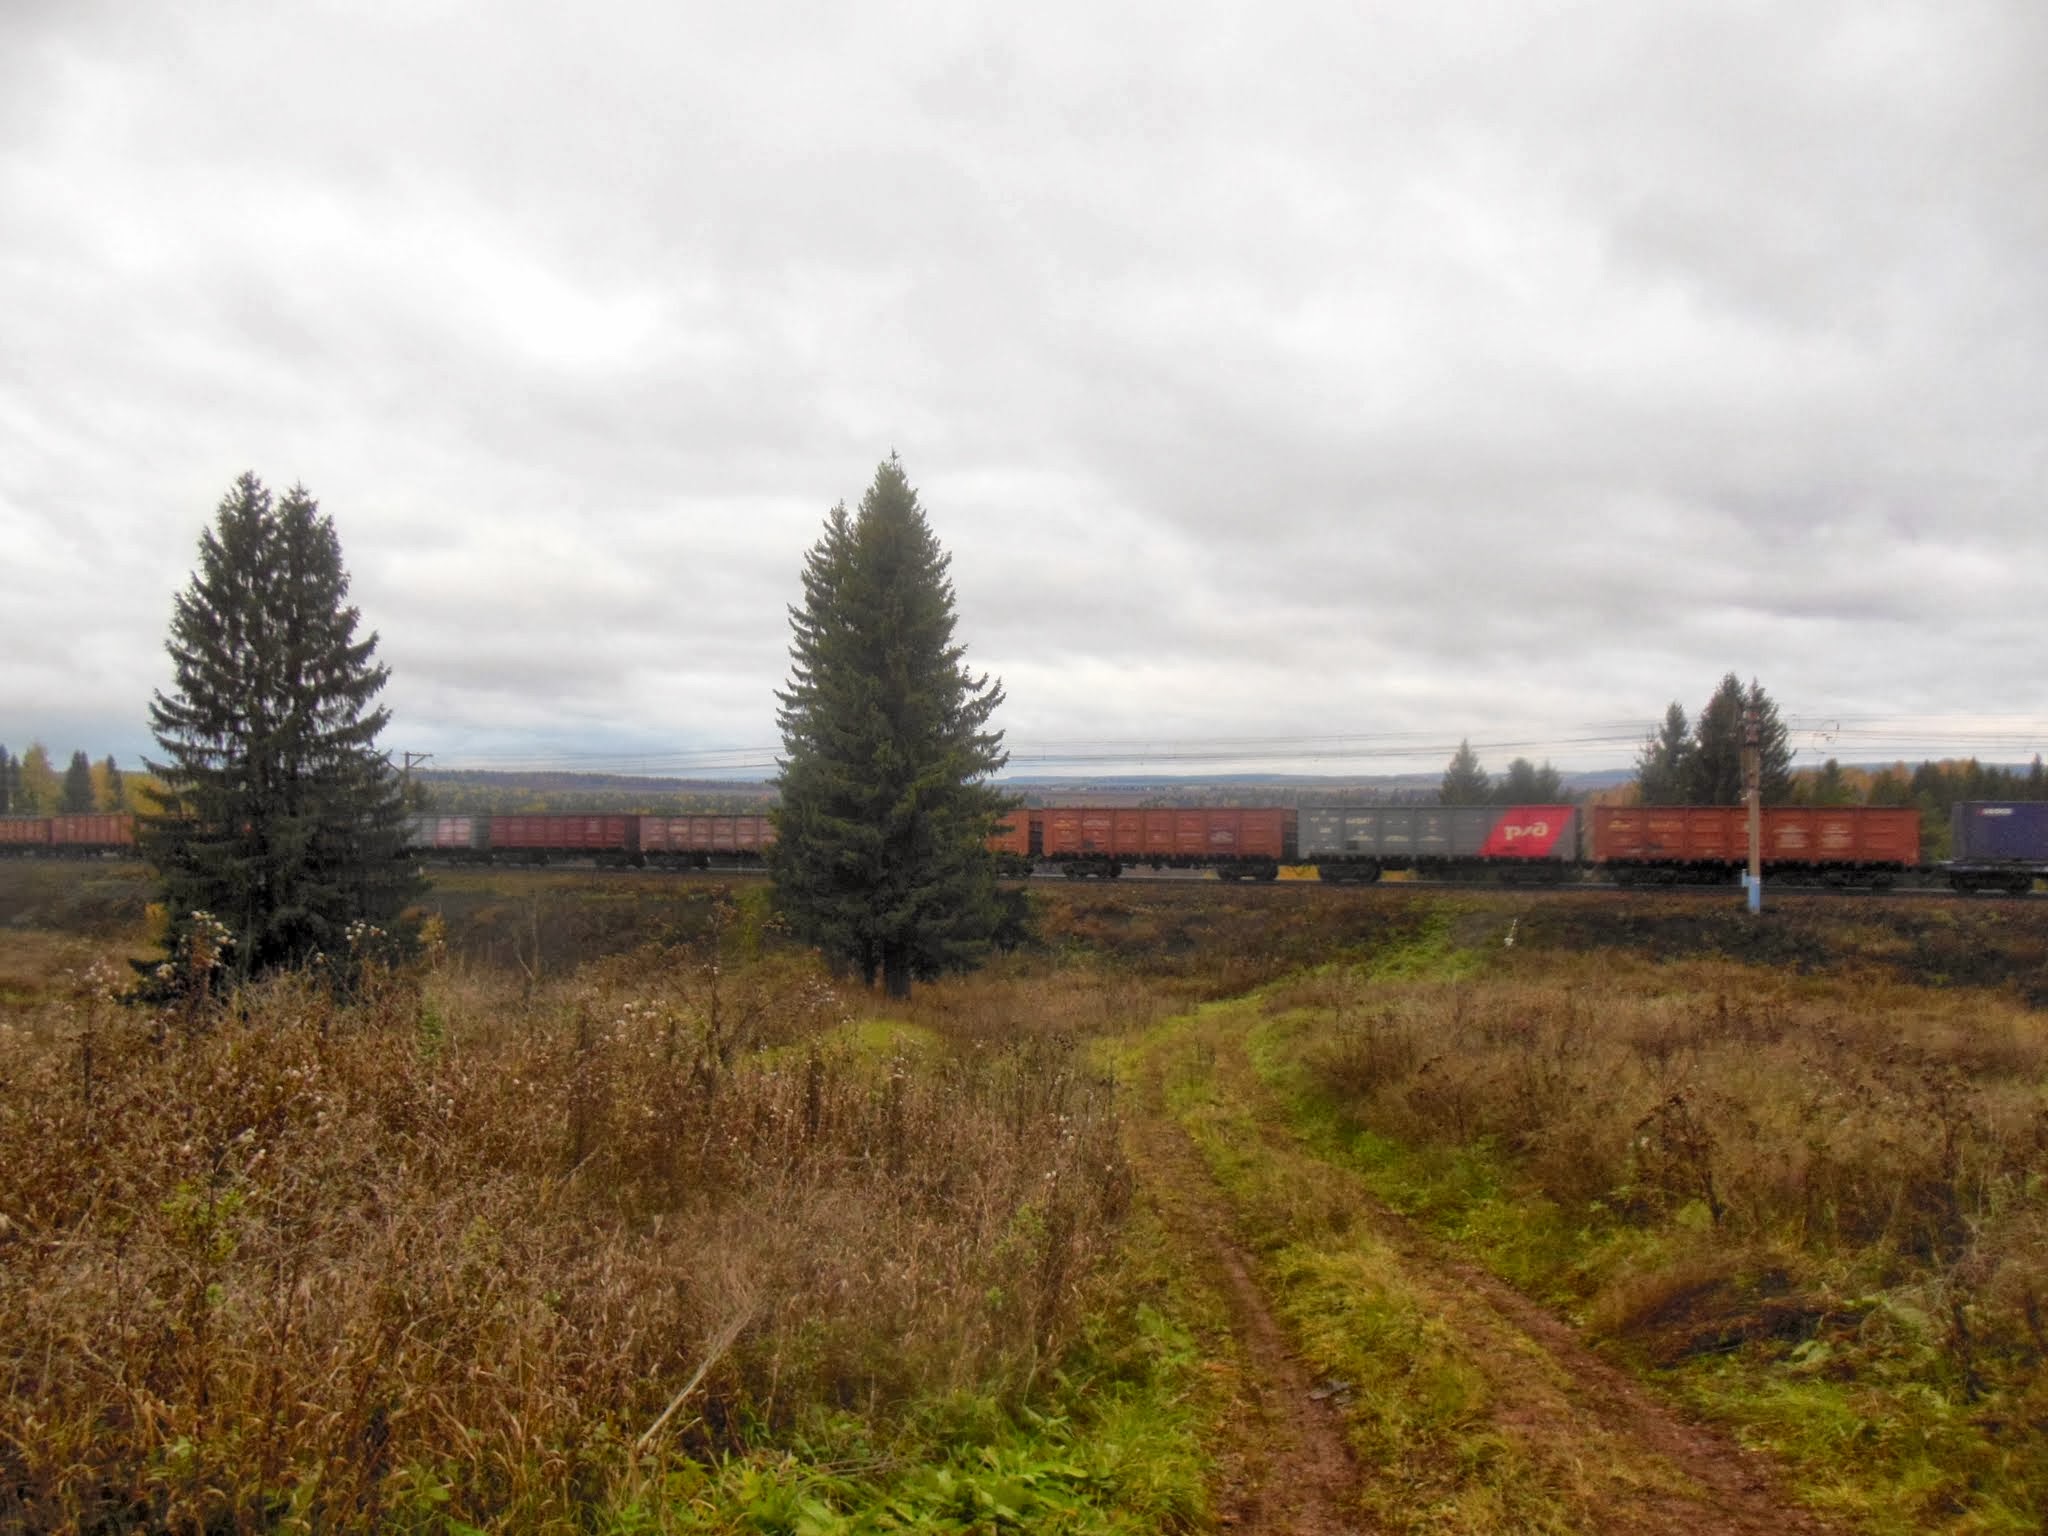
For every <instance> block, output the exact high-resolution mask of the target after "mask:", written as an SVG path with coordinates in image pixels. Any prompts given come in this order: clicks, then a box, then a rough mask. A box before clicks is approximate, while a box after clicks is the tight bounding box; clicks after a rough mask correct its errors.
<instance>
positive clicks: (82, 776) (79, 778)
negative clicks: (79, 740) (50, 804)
mask: <svg viewBox="0 0 2048 1536" xmlns="http://www.w3.org/2000/svg"><path fill="white" fill-rule="evenodd" d="M91 809H92V759H91V758H89V757H87V756H86V755H85V754H84V753H83V752H73V753H72V754H71V761H70V762H69V763H68V764H66V765H65V768H64V788H63V790H62V791H61V792H60V793H59V795H58V797H57V810H58V813H59V814H60V815H64V816H83V815H84V814H85V813H86V812H88V811H90V810H91Z"/></svg>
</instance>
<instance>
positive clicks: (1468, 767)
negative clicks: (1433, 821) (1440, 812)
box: [1436, 740, 1493, 805]
mask: <svg viewBox="0 0 2048 1536" xmlns="http://www.w3.org/2000/svg"><path fill="white" fill-rule="evenodd" d="M1492 791H1493V779H1492V776H1491V775H1489V774H1488V773H1487V771H1486V770H1485V769H1484V768H1482V767H1480V766H1479V755H1478V754H1477V753H1476V752H1474V751H1473V750H1472V743H1471V742H1470V741H1469V740H1468V741H1461V742H1459V743H1458V750H1457V751H1455V752H1453V753H1452V754H1451V760H1450V762H1449V764H1447V765H1446V766H1445V768H1444V778H1443V783H1442V784H1441V785H1439V786H1438V788H1437V796H1436V797H1437V800H1438V801H1439V802H1440V803H1441V804H1444V805H1484V804H1486V802H1487V801H1488V800H1489V799H1490V798H1491V797H1492Z"/></svg>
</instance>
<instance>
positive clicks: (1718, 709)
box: [1686, 672, 1792, 805]
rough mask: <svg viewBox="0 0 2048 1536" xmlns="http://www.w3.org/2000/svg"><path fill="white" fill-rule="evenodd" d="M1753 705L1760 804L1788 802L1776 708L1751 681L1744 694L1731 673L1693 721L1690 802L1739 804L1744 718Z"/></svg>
mask: <svg viewBox="0 0 2048 1536" xmlns="http://www.w3.org/2000/svg"><path fill="white" fill-rule="evenodd" d="M1752 705H1753V706H1754V707H1755V708H1756V711H1757V719H1758V723H1759V729H1758V739H1759V744H1760V746H1759V750H1760V752H1761V759H1762V760H1761V764H1760V785H1761V788H1762V790H1763V802H1764V804H1765V805H1783V804H1784V803H1785V802H1786V801H1787V800H1789V799H1790V798H1791V793H1792V749H1791V745H1790V743H1789V742H1788V740H1787V739H1786V733H1785V727H1784V725H1783V724H1782V723H1781V722H1780V721H1779V719H1778V706H1777V705H1776V704H1774V703H1773V702H1771V697H1770V695H1769V694H1767V693H1765V692H1764V690H1763V685H1762V684H1760V683H1758V682H1757V681H1756V680H1755V679H1751V681H1750V685H1749V687H1748V689H1747V690H1745V689H1744V688H1743V686H1742V680H1741V679H1740V678H1738V677H1737V676H1736V675H1735V674H1734V673H1733V672H1730V673H1729V674H1727V676H1725V677H1723V678H1722V679H1721V686H1720V687H1719V688H1716V689H1715V690H1714V696H1713V697H1712V698H1711V699H1709V700H1707V704H1706V708H1704V709H1702V710H1701V711H1700V713H1699V718H1698V719H1697V721H1695V722H1694V726H1693V752H1692V761H1691V763H1690V764H1689V765H1688V768H1687V782H1688V786H1689V793H1688V795H1687V797H1686V799H1687V802H1688V803H1689V804H1692V805H1740V804H1742V802H1743V799H1744V786H1743V782H1742V737H1743V714H1744V711H1745V710H1746V709H1748V708H1749V707H1750V706H1752Z"/></svg>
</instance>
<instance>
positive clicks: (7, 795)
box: [0, 746, 14, 816]
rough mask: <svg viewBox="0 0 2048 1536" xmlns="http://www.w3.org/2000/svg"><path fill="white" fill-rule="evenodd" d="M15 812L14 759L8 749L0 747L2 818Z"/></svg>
mask: <svg viewBox="0 0 2048 1536" xmlns="http://www.w3.org/2000/svg"><path fill="white" fill-rule="evenodd" d="M13 810H14V759H13V758H12V757H11V756H9V755H8V752H7V748H6V747H4V746H0V816H7V815H11V814H12V813H13Z"/></svg>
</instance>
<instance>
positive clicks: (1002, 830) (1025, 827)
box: [988, 810, 1045, 877]
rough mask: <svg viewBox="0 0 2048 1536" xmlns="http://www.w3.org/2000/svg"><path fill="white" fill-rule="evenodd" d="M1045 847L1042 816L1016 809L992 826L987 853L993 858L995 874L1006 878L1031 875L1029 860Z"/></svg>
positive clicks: (1039, 812)
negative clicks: (994, 857) (994, 827)
mask: <svg viewBox="0 0 2048 1536" xmlns="http://www.w3.org/2000/svg"><path fill="white" fill-rule="evenodd" d="M1044 845H1045V813H1044V812H1043V811H1026V810H1016V811H1012V812H1010V814H1009V815H1007V816H1005V817H1004V818H1003V819H1002V820H1001V821H999V822H997V823H996V829H995V831H993V832H991V833H990V834H989V838H988V851H989V852H990V853H992V854H994V855H995V856H996V872H997V873H998V874H1002V875H1007V876H1012V877H1016V876H1023V875H1028V874H1030V873H1031V861H1032V860H1033V859H1035V858H1037V857H1038V855H1039V854H1040V852H1042V851H1043V849H1044Z"/></svg>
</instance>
